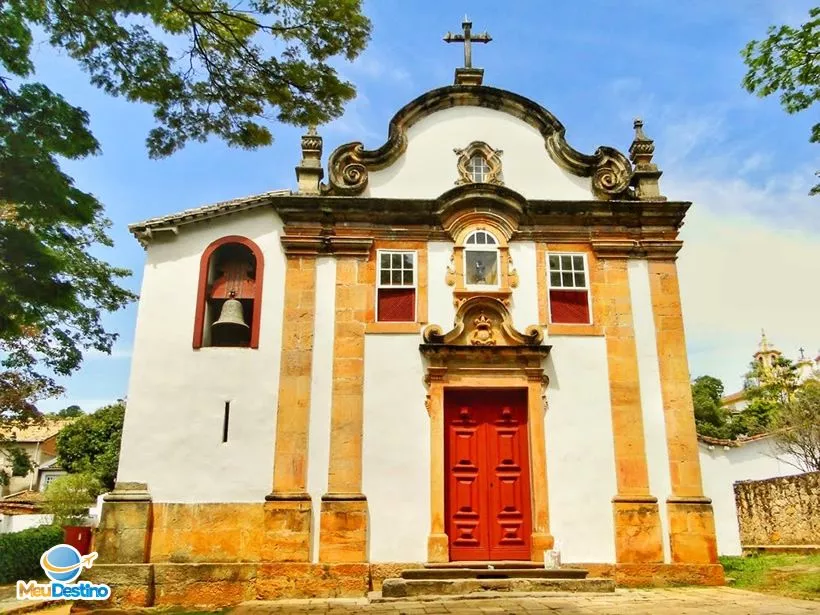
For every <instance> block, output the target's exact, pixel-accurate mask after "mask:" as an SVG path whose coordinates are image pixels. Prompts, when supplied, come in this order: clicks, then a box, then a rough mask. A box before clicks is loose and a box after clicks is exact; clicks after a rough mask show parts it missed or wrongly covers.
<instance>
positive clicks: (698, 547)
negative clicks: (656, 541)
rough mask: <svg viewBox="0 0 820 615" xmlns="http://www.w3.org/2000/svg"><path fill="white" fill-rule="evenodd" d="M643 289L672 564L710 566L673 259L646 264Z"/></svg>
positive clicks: (707, 514)
mask: <svg viewBox="0 0 820 615" xmlns="http://www.w3.org/2000/svg"><path fill="white" fill-rule="evenodd" d="M649 287H650V292H651V295H652V312H653V314H654V317H655V332H656V339H657V347H658V362H659V369H660V378H661V395H662V397H663V407H664V419H665V424H666V437H667V445H668V450H669V474H670V479H671V486H672V495H671V496H670V497H669V498H667V500H666V506H667V511H668V517H669V534H670V537H669V540H670V551H671V555H672V562H673V563H688V564H695V563H700V564H715V563H717V542H716V538H715V521H714V514H713V511H712V501H711V500H710V499H709V498H707V497H705V496H704V495H703V483H702V480H701V472H700V458H699V451H698V442H697V433H696V431H695V415H694V410H693V406H692V390H691V387H690V381H689V364H688V360H687V357H686V337H685V335H684V330H683V315H682V312H681V304H680V288H679V285H678V270H677V265H676V264H675V260H674V257H667V258H658V259H653V260H651V261H650V262H649Z"/></svg>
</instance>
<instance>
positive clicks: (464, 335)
mask: <svg viewBox="0 0 820 615" xmlns="http://www.w3.org/2000/svg"><path fill="white" fill-rule="evenodd" d="M424 341H425V342H426V343H427V344H431V345H435V344H440V345H446V346H538V345H540V344H541V342H543V341H544V334H543V333H542V331H541V328H540V327H538V326H536V325H531V326H529V327H527V329H526V331H524V332H523V333H522V332H520V331H518V330H517V329H516V328H515V327H514V326H513V324H512V318H511V316H510V312H509V310H508V309H507V306H506V305H504V303H503V302H501V301H499V300H498V299H496V298H494V297H485V296H478V297H471V298H469V299H467V300H465V301H464V302H463V303H462V304H461V305H460V306H459V308H458V310H457V311H456V318H455V326H454V327H453V328H452V329H451V330H450V331H448V332H447V333H444V331H442V329H441V327H439V326H438V325H429V326H428V327H427V328H426V329H424Z"/></svg>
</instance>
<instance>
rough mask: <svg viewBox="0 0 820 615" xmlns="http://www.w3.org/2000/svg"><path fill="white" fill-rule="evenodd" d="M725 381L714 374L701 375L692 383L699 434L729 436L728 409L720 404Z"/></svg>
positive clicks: (715, 436)
mask: <svg viewBox="0 0 820 615" xmlns="http://www.w3.org/2000/svg"><path fill="white" fill-rule="evenodd" d="M721 397H723V383H722V382H721V381H720V380H719V379H717V378H714V377H712V376H700V377H698V378H696V379H695V381H694V382H693V383H692V403H693V405H694V408H695V425H696V427H697V431H698V433H699V434H701V435H704V436H711V437H713V438H728V437H729V435H728V433H727V426H726V424H727V417H726V411H725V410H724V409H723V408H722V407H721V405H720V399H721Z"/></svg>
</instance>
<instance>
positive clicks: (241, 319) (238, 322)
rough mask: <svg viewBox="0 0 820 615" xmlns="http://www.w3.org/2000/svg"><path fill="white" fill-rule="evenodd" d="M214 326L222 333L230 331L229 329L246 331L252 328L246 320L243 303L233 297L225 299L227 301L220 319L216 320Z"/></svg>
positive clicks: (239, 331)
mask: <svg viewBox="0 0 820 615" xmlns="http://www.w3.org/2000/svg"><path fill="white" fill-rule="evenodd" d="M213 328H214V330H215V331H220V332H222V333H228V332H229V331H230V332H236V333H244V332H246V331H247V330H248V329H250V327H248V324H247V323H246V322H245V314H244V309H243V308H242V303H241V302H240V301H239V300H238V299H234V298H233V297H231V298H230V299H228V300H227V301H225V303H223V304H222V311H221V312H220V313H219V320H217V321H216V322H214V324H213Z"/></svg>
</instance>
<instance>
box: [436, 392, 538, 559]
mask: <svg viewBox="0 0 820 615" xmlns="http://www.w3.org/2000/svg"><path fill="white" fill-rule="evenodd" d="M444 421H445V434H446V436H445V440H444V449H445V450H444V459H445V469H446V472H447V476H446V481H445V485H446V487H445V514H446V516H447V535H448V536H449V539H450V559H451V560H452V561H462V560H529V559H530V558H531V554H530V533H531V529H530V528H531V526H532V516H531V512H530V477H529V455H528V453H529V443H528V439H527V391H526V390H517V389H511V390H447V391H446V392H445V396H444Z"/></svg>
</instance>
